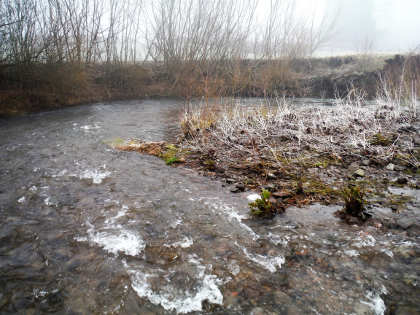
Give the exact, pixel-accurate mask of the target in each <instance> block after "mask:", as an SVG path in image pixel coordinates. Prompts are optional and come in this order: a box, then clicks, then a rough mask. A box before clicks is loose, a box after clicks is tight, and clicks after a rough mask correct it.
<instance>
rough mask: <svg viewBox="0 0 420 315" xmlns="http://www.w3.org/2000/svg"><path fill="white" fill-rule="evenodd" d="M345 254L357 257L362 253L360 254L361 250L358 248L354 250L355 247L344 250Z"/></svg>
mask: <svg viewBox="0 0 420 315" xmlns="http://www.w3.org/2000/svg"><path fill="white" fill-rule="evenodd" d="M344 254H346V255H347V256H349V257H357V256H359V255H360V254H359V252H358V251H357V250H353V249H350V250H345V251H344Z"/></svg>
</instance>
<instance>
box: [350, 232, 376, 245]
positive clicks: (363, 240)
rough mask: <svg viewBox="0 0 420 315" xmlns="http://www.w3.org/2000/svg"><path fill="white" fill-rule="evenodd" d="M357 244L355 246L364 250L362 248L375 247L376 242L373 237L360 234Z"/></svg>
mask: <svg viewBox="0 0 420 315" xmlns="http://www.w3.org/2000/svg"><path fill="white" fill-rule="evenodd" d="M356 241H357V242H356V243H354V244H353V245H354V246H356V247H358V248H362V247H372V246H375V244H376V240H375V238H374V237H373V236H372V235H369V234H363V233H359V236H358V237H357V238H356Z"/></svg>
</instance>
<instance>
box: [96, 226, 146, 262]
mask: <svg viewBox="0 0 420 315" xmlns="http://www.w3.org/2000/svg"><path fill="white" fill-rule="evenodd" d="M88 233H89V236H88V239H89V241H90V242H93V243H96V244H97V245H99V246H100V247H102V248H103V249H104V250H106V251H107V252H109V253H112V254H114V255H116V256H117V255H118V254H119V253H120V252H122V253H124V254H126V255H130V256H137V255H139V254H140V253H141V252H142V251H143V250H144V248H145V247H146V244H145V243H144V241H143V239H142V238H141V237H139V236H138V235H137V234H135V233H133V232H131V231H127V230H121V231H113V232H106V231H104V232H95V231H94V230H93V229H92V230H89V231H88Z"/></svg>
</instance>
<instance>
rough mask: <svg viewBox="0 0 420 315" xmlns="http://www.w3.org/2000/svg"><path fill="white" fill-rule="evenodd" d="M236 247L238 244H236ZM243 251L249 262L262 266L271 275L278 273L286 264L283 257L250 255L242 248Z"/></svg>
mask: <svg viewBox="0 0 420 315" xmlns="http://www.w3.org/2000/svg"><path fill="white" fill-rule="evenodd" d="M236 245H238V244H237V243H236ZM238 246H239V245H238ZM242 251H243V253H244V254H245V256H246V257H247V258H248V259H249V260H251V261H253V262H255V263H256V264H258V265H260V266H262V267H263V268H265V269H267V270H268V271H270V272H271V273H274V272H276V271H277V269H280V268H281V266H282V265H283V264H284V263H285V259H284V257H283V256H263V255H260V254H252V253H249V252H248V250H247V249H246V248H245V247H243V248H242Z"/></svg>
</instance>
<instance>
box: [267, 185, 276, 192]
mask: <svg viewBox="0 0 420 315" xmlns="http://www.w3.org/2000/svg"><path fill="white" fill-rule="evenodd" d="M264 189H265V190H268V191H269V192H273V191H275V190H276V185H274V184H268V185H265V186H264Z"/></svg>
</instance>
